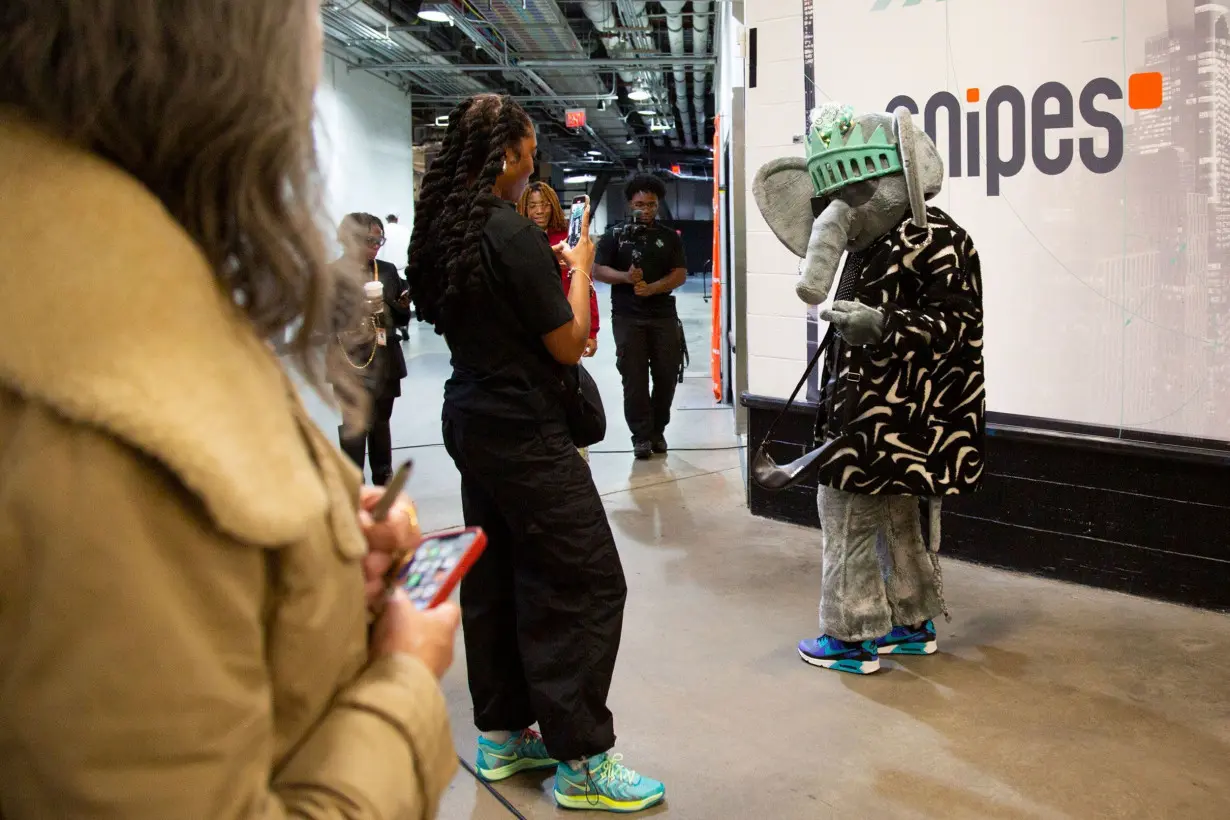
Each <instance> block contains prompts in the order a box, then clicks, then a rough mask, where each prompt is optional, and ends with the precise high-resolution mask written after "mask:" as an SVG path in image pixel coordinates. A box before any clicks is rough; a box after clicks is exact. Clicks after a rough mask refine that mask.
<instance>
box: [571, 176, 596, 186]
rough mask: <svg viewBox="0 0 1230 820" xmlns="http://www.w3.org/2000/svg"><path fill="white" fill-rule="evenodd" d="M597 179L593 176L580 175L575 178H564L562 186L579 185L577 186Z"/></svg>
mask: <svg viewBox="0 0 1230 820" xmlns="http://www.w3.org/2000/svg"><path fill="white" fill-rule="evenodd" d="M597 179H598V177H596V176H594V175H593V174H581V175H579V176H575V177H564V184H565V185H579V184H584V183H589V182H594V181H596V180H597Z"/></svg>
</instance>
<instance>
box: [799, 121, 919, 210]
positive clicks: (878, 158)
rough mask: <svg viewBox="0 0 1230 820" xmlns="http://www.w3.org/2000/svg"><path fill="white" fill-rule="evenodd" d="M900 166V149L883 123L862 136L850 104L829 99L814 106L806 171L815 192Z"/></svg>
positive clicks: (884, 173) (825, 191)
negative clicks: (869, 133) (815, 107)
mask: <svg viewBox="0 0 1230 820" xmlns="http://www.w3.org/2000/svg"><path fill="white" fill-rule="evenodd" d="M903 170H904V169H903V168H902V166H901V152H900V151H899V150H898V149H897V146H896V145H894V144H892V143H890V142H889V140H888V135H887V134H885V133H884V126H882V125H877V126H876V130H875V131H874V132H873V133H872V135H871V137H870V138H864V136H863V128H862V126H861V125H859V124H858V123H856V122H855V121H854V108H853V107H852V106H849V105H839V104H836V103H829V104H827V105H824V106H822V107H820V108H818V109H816V112H815V115H814V117H813V118H812V124H811V128H809V129H808V131H807V172H808V173H809V174H810V175H811V184H812V187H813V188H814V189H815V192H816V196H826V195H828V194H831V193H833V192H834V191H837V190H840V189H841V188H844V187H845V186H847V185H850V184H851V183H854V182H861V181H864V180H868V179H875V178H876V177H884V176H888V175H890V174H900V173H902V172H903Z"/></svg>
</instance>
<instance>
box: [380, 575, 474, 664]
mask: <svg viewBox="0 0 1230 820" xmlns="http://www.w3.org/2000/svg"><path fill="white" fill-rule="evenodd" d="M460 625H461V610H460V609H458V608H457V606H456V605H455V604H453V603H452V602H450V601H446V602H445V603H444V604H442V605H441V606H438V607H436V608H435V609H432V610H427V611H422V610H419V609H418V608H417V607H415V606H414V604H413V603H411V601H410V598H409V597H408V596H407V595H406V593H405V592H404V591H402V590H400V589H399V590H396V591H395V592H394V594H393V595H391V596H390V597H389V599H388V605H387V606H385V608H384V612H383V613H382V614H381V616H380V619H379V620H378V621H376V623H375V628H374V629H373V631H372V638H371V655H372V657H373V658H380V657H383V656H385V655H391V654H395V653H398V654H403V655H410V656H411V657H414V658H418V659H419V660H420V661H422V662H423V664H424V665H425V666H426V667H427V668H428V669H430V670H431V672H432V674H434V675H435V676H436V679H437V680H438V679H440V678H442V677H444V673H445V672H447V671H448V668H449V667H450V666H452V665H453V646H454V644H455V643H456V640H457V627H458V626H460Z"/></svg>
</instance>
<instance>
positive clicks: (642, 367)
mask: <svg viewBox="0 0 1230 820" xmlns="http://www.w3.org/2000/svg"><path fill="white" fill-rule="evenodd" d="M611 325H612V329H613V330H614V333H615V361H616V365H617V366H618V368H619V375H620V376H621V377H622V378H623V384H624V419H625V420H626V421H627V422H628V429H629V430H631V431H632V441H633V442H634V443H635V442H641V441H644V442H652V441H653V440H654V439H655V438H657V437H658V436H660V435H662V434H663V433H664V432H665V431H666V425H668V424H670V420H671V404H672V403H674V401H675V388H676V387H678V386H679V368H680V366H681V365H682V364H683V339H682V338H680V336H679V319H678V318H677V317H675V316H666V317H653V318H647V317H646V318H642V317H639V316H620V315H618V314H616V315H614V316H612V317H611ZM651 377H652V379H653V388H652V390H651V389H650V378H651Z"/></svg>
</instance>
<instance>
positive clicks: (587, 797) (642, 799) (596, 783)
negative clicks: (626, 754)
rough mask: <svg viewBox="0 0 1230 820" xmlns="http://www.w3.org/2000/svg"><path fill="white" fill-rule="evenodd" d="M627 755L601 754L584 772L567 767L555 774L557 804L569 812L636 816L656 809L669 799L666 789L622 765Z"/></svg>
mask: <svg viewBox="0 0 1230 820" xmlns="http://www.w3.org/2000/svg"><path fill="white" fill-rule="evenodd" d="M622 760H623V755H617V754H601V755H595V756H593V757H591V758H590V759H589V760H587V761H585V764H584V765H583V766H582V768H581V769H579V770H578V769H574V768H572V767H571V766H569V765H568V764H567V763H561V764H559V767H558V768H557V769H556V770H555V802H556V803H558V804H559V805H560V806H562V807H563V808H565V809H589V810H590V811H614V812H634V811H643V810H645V809H647V808H649V807H650V806H656V805H658V804H659V803H661V802H662V801H663V800H664V799H665V798H666V787H665V786H663V785H662V784H661V783H659V782H658V781H656V780H654V779H653V778H650V777H645V776H644V775H640V774H637V773H636V772H634V771H632V770H631V769H629V768H628V767H627V766H625V765H624V764H623V763H622V762H621V761H622Z"/></svg>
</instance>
